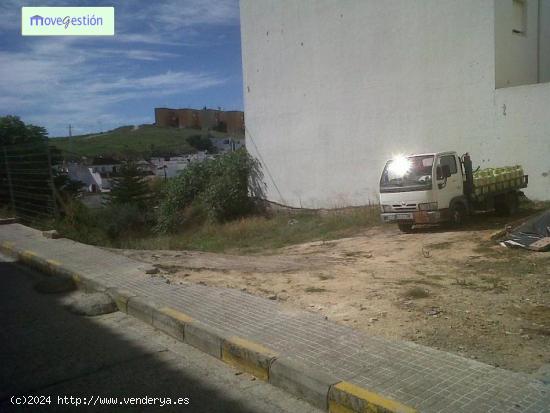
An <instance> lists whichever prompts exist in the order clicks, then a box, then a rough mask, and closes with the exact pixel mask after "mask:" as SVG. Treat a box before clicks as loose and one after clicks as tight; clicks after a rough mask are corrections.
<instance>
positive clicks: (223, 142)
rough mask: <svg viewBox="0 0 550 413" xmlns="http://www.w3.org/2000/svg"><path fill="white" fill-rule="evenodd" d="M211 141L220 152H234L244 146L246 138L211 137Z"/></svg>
mask: <svg viewBox="0 0 550 413" xmlns="http://www.w3.org/2000/svg"><path fill="white" fill-rule="evenodd" d="M211 141H212V144H213V145H214V147H215V148H216V150H217V151H218V153H227V152H233V151H236V150H237V149H239V148H242V147H243V146H244V139H236V138H231V137H227V138H221V139H211Z"/></svg>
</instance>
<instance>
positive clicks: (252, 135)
mask: <svg viewBox="0 0 550 413" xmlns="http://www.w3.org/2000/svg"><path fill="white" fill-rule="evenodd" d="M497 1H500V0H497ZM494 13H495V8H494V0H483V1H480V0H461V1H454V0H422V1H410V0H385V1H374V0H364V1H353V0H346V1H338V2H335V1H331V0H317V1H314V0H304V1H299V2H296V1H293V0H261V1H259V0H241V30H242V49H243V68H244V69H243V71H244V96H245V110H246V122H247V133H246V139H247V141H246V142H247V143H246V145H247V148H248V149H249V151H250V152H251V153H252V154H253V155H255V156H257V157H258V158H259V159H260V160H261V161H262V163H263V166H264V173H265V177H266V183H267V185H268V191H267V195H268V199H270V200H273V201H276V202H282V203H285V204H288V205H293V206H303V207H314V208H315V207H337V206H344V205H360V204H364V203H367V202H368V201H369V200H371V201H372V200H375V199H376V197H377V193H378V182H379V177H380V173H381V170H382V167H383V165H384V163H385V161H386V160H387V159H388V158H389V157H391V156H392V154H396V153H412V152H428V151H429V152H432V151H439V150H456V151H458V152H460V153H463V152H466V151H469V152H470V153H471V154H472V156H473V159H474V162H476V161H477V162H478V163H479V164H482V165H483V166H495V165H499V164H502V163H506V162H510V163H517V159H521V160H522V162H523V163H524V165H525V166H526V169H527V171H530V170H533V171H537V172H540V171H542V170H543V169H544V168H547V167H543V165H542V164H540V165H539V163H541V162H542V163H544V162H543V160H541V159H539V158H537V156H538V155H537V154H539V153H541V151H547V153H548V154H549V155H550V152H549V151H548V147H547V144H545V143H544V140H537V139H538V137H540V136H543V135H544V134H546V135H547V136H548V135H550V116H542V115H541V114H540V112H541V111H543V110H542V107H541V108H540V109H536V110H535V111H533V112H532V113H531V112H530V113H531V115H530V116H531V117H535V118H536V121H537V125H538V126H537V127H536V130H535V129H534V127H533V125H532V124H528V122H526V121H522V122H521V123H516V124H515V127H514V128H511V129H506V123H507V122H508V123H509V122H510V121H511V118H510V117H508V118H506V119H504V120H502V119H500V117H498V116H497V115H498V110H497V107H498V106H499V105H500V103H501V102H502V104H504V103H503V102H504V101H506V102H508V105H510V106H512V107H513V106H514V105H515V104H516V102H518V105H519V101H518V99H519V97H518V95H519V96H522V97H523V98H522V99H523V102H522V104H523V105H525V106H522V108H521V111H522V112H521V113H525V112H526V111H529V110H530V109H529V108H530V107H531V105H533V104H541V101H542V102H544V101H545V99H547V96H546V95H545V94H544V93H531V92H526V93H523V92H521V91H518V92H511V93H506V92H503V93H501V94H498V95H497V94H496V93H495V28H494ZM538 86H539V85H535V86H534V87H538ZM520 88H524V87H520ZM502 90H504V91H506V89H502ZM518 90H519V89H518ZM498 92H501V90H499V91H498ZM522 93H523V94H522ZM546 102H547V104H546V106H547V107H548V105H549V104H550V99H549V100H547V101H546ZM510 106H509V107H510ZM510 110H514V111H515V109H510ZM521 113H520V109H519V107H518V108H517V112H516V115H514V116H517V117H521ZM531 120H532V119H531ZM522 125H523V126H522ZM505 129H506V130H505ZM519 130H521V136H523V137H524V140H526V141H529V145H521V146H520V147H516V146H514V148H515V149H516V150H517V151H518V152H516V154H515V155H514V157H513V159H510V148H511V144H512V143H513V142H515V140H516V139H517V132H519ZM514 145H515V144H514ZM527 162H529V165H527V164H526V163H527ZM532 162H535V163H536V165H534V164H533V165H531V163H532ZM546 163H547V162H546ZM544 182H546V187H548V185H549V184H550V179H549V178H544V177H542V176H541V175H539V177H533V179H532V188H533V190H530V191H528V192H529V194H530V195H532V196H535V197H539V198H550V192H549V191H548V189H544V188H546V187H545V184H544Z"/></svg>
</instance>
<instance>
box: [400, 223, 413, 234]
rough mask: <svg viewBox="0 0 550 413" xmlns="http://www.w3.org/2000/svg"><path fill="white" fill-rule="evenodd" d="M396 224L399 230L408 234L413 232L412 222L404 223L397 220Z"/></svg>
mask: <svg viewBox="0 0 550 413" xmlns="http://www.w3.org/2000/svg"><path fill="white" fill-rule="evenodd" d="M397 226H398V227H399V230H400V231H401V232H404V233H406V234H410V233H411V232H413V229H412V228H413V224H409V223H405V222H398V223H397Z"/></svg>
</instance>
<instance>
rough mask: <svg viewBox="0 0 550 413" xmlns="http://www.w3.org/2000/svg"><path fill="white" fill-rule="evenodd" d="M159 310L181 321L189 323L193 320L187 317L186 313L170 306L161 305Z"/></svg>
mask: <svg viewBox="0 0 550 413" xmlns="http://www.w3.org/2000/svg"><path fill="white" fill-rule="evenodd" d="M159 312H160V313H163V314H165V315H167V316H168V317H172V318H174V319H176V320H178V321H181V322H183V323H191V322H192V321H193V319H192V318H191V317H189V316H188V315H187V314H185V313H182V312H181V311H178V310H175V309H173V308H170V307H163V308H161V309H160V310H159Z"/></svg>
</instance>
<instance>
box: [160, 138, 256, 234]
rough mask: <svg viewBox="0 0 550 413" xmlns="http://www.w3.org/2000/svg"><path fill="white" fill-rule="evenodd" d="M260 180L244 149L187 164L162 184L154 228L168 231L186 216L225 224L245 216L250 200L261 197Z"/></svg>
mask: <svg viewBox="0 0 550 413" xmlns="http://www.w3.org/2000/svg"><path fill="white" fill-rule="evenodd" d="M261 178H262V174H261V171H260V167H259V163H258V161H257V160H255V159H253V158H252V157H251V156H250V155H248V153H247V152H246V151H245V150H244V149H241V150H238V151H235V152H232V153H230V154H227V155H224V156H221V157H219V158H217V159H214V160H208V161H204V162H202V163H194V164H191V165H190V166H189V167H187V168H186V169H185V170H184V171H183V172H182V173H181V174H180V175H179V176H178V177H176V178H173V179H171V180H170V181H169V183H168V184H167V185H166V187H165V191H164V194H163V200H162V202H161V204H160V207H159V212H158V216H157V225H156V228H155V229H156V230H157V231H158V232H169V231H171V230H173V229H175V228H176V227H177V226H178V225H179V224H185V223H187V221H188V219H189V217H190V216H191V217H194V218H196V217H201V216H206V217H208V218H209V219H211V220H214V221H226V220H230V219H234V218H237V217H241V216H244V215H247V214H249V213H250V212H252V211H253V210H254V207H255V205H254V199H253V197H261V196H263V191H262V188H263V184H262V183H261ZM190 210H191V211H192V212H191V213H189V211H190ZM201 212H204V213H201Z"/></svg>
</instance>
